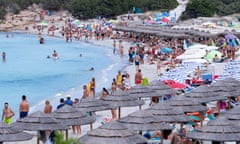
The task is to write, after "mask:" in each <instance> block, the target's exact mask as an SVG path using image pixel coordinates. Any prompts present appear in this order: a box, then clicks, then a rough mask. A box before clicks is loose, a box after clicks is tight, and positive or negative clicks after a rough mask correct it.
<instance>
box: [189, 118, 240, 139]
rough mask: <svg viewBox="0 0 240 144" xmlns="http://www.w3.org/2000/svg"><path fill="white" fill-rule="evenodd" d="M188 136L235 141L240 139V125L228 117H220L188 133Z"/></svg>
mask: <svg viewBox="0 0 240 144" xmlns="http://www.w3.org/2000/svg"><path fill="white" fill-rule="evenodd" d="M187 137H188V138H192V139H197V140H206V141H218V142H226V141H228V142H233V141H240V127H239V126H236V125H234V124H233V123H232V122H231V121H230V120H227V119H226V117H223V116H221V117H218V118H217V119H215V120H213V121H210V122H208V124H207V125H205V126H203V127H201V128H199V129H196V132H192V133H188V134H187Z"/></svg>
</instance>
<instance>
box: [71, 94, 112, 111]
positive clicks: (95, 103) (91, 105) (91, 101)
mask: <svg viewBox="0 0 240 144" xmlns="http://www.w3.org/2000/svg"><path fill="white" fill-rule="evenodd" d="M73 107H74V108H77V109H79V110H81V111H85V112H96V111H103V110H107V109H109V104H107V103H106V102H104V101H101V100H99V99H96V98H92V97H90V98H85V99H82V100H81V101H80V102H79V103H78V104H74V105H73Z"/></svg>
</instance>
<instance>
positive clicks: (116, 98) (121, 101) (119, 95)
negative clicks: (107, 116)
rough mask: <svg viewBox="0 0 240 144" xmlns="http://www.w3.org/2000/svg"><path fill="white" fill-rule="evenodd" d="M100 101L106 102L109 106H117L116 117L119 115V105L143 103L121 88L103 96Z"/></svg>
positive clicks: (127, 105) (126, 105)
mask: <svg viewBox="0 0 240 144" xmlns="http://www.w3.org/2000/svg"><path fill="white" fill-rule="evenodd" d="M102 101H104V102H106V103H108V104H109V106H110V108H118V110H119V112H118V118H120V117H121V114H120V113H121V111H120V107H132V106H139V105H143V104H144V101H142V100H138V99H137V98H134V97H130V96H129V93H128V92H124V91H121V90H117V91H116V92H114V93H112V94H110V95H107V96H105V97H103V98H102Z"/></svg>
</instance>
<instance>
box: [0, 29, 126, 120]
mask: <svg viewBox="0 0 240 144" xmlns="http://www.w3.org/2000/svg"><path fill="white" fill-rule="evenodd" d="M45 42H46V43H45V44H43V45H40V44H39V41H38V36H36V35H28V34H21V33H15V34H14V36H13V37H11V34H10V35H9V38H6V33H0V53H2V52H3V51H5V52H6V62H2V61H1V62H0V101H1V103H0V106H1V107H3V104H4V102H9V105H10V107H11V108H12V109H13V110H14V111H15V113H16V116H15V117H16V118H17V117H18V107H19V103H20V101H21V96H22V95H23V94H24V95H26V96H27V99H28V101H29V103H30V105H31V111H36V110H42V109H43V106H44V101H45V100H46V99H49V100H50V101H51V103H52V105H53V106H54V108H55V107H56V105H57V104H58V101H59V99H60V98H61V97H63V98H65V97H66V95H68V94H70V95H71V97H72V98H75V97H78V98H80V97H81V96H82V85H83V84H87V83H88V82H89V81H90V80H91V78H92V77H95V79H96V82H97V91H100V90H101V89H102V87H107V88H108V87H110V85H111V82H112V78H113V77H115V75H116V73H117V71H118V70H120V69H121V68H123V67H124V65H125V64H124V60H123V59H120V58H119V56H117V55H113V54H112V48H111V47H103V46H96V45H95V46H94V45H91V44H89V43H85V42H72V43H66V42H65V41H64V40H62V39H58V38H51V37H45ZM110 46H111V44H110ZM53 50H56V51H57V52H58V54H59V57H60V59H58V60H54V59H47V58H46V57H47V55H52V53H53ZM80 54H82V55H83V56H82V57H80V56H79V55H80ZM90 67H94V69H95V70H94V71H88V69H89V68H90Z"/></svg>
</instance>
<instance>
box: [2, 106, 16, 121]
mask: <svg viewBox="0 0 240 144" xmlns="http://www.w3.org/2000/svg"><path fill="white" fill-rule="evenodd" d="M13 116H14V112H13V111H12V109H11V108H9V106H8V103H7V102H5V103H4V109H3V112H2V121H3V122H4V123H6V124H11V123H12V117H13Z"/></svg>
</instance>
